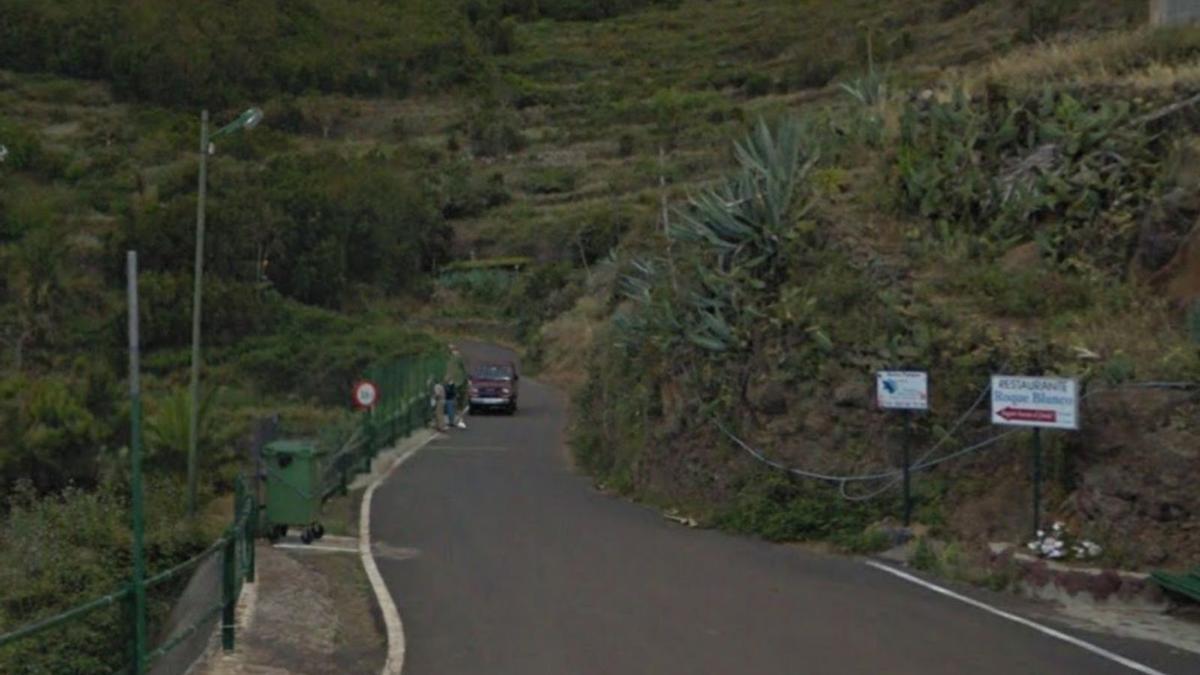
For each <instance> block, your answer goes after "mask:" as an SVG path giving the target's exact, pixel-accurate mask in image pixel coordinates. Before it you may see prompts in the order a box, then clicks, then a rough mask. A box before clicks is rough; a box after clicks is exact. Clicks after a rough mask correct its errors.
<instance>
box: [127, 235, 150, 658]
mask: <svg viewBox="0 0 1200 675" xmlns="http://www.w3.org/2000/svg"><path fill="white" fill-rule="evenodd" d="M125 256H126V257H125V265H126V272H127V275H128V278H129V282H128V284H129V291H128V295H129V405H130V413H129V421H130V433H129V456H130V459H131V464H132V466H131V468H130V472H129V476H130V483H131V485H130V487H129V491H130V501H131V504H130V508H131V510H132V511H133V551H132V556H131V557H132V558H133V579H132V581H131V584H130V585H131V586H132V587H133V673H134V675H142V673H144V672H146V651H147V649H146V647H147V642H146V638H147V633H146V583H145V580H146V552H145V542H144V538H145V529H146V521H145V513H144V504H143V501H142V383H141V345H140V328H139V326H138V319H139V317H138V263H137V253H136V252H134V251H129V252H128V253H126V254H125Z"/></svg>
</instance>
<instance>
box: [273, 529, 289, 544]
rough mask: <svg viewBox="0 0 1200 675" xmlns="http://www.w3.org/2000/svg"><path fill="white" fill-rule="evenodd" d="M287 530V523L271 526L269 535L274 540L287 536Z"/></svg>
mask: <svg viewBox="0 0 1200 675" xmlns="http://www.w3.org/2000/svg"><path fill="white" fill-rule="evenodd" d="M287 531H288V528H287V525H273V526H271V535H270V536H271V540H272V541H274V540H278V539H283V538H284V537H286V536H287Z"/></svg>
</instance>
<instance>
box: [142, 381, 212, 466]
mask: <svg viewBox="0 0 1200 675" xmlns="http://www.w3.org/2000/svg"><path fill="white" fill-rule="evenodd" d="M217 392H218V390H217V389H216V388H213V389H210V390H209V391H208V393H207V394H205V395H204V396H203V398H202V399H201V400H200V407H199V411H198V415H197V422H198V427H197V428H198V435H199V437H200V445H203V443H204V438H205V436H207V435H208V430H209V427H210V426H211V425H210V424H209V421H210V413H211V412H212V408H213V405H214V402H215V401H216V398H217ZM190 415H191V397H190V396H189V395H188V391H187V389H185V388H182V387H180V388H178V389H175V390H174V391H172V392H170V393H169V394H168V395H166V396H165V397H163V398H162V399H161V400H159V401H156V402H154V403H153V404H152V405H151V407H150V415H149V416H148V418H147V419H146V446H147V450H148V451H149V453H148V454H149V458H150V460H151V461H153V462H155V463H156V464H159V465H160V466H163V467H164V468H168V469H180V470H182V469H183V468H184V466H185V465H186V462H187V447H188V422H189V419H190Z"/></svg>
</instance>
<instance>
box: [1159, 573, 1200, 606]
mask: <svg viewBox="0 0 1200 675" xmlns="http://www.w3.org/2000/svg"><path fill="white" fill-rule="evenodd" d="M1150 576H1151V577H1152V578H1153V579H1154V581H1156V582H1158V585H1159V586H1162V587H1163V588H1165V589H1167V590H1168V591H1171V592H1172V593H1178V594H1180V595H1183V596H1186V597H1188V598H1191V599H1192V600H1195V601H1197V602H1200V567H1197V568H1196V569H1194V570H1192V571H1191V572H1188V573H1187V574H1171V573H1170V572H1155V573H1154V574H1152V575H1150Z"/></svg>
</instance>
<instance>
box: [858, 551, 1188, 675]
mask: <svg viewBox="0 0 1200 675" xmlns="http://www.w3.org/2000/svg"><path fill="white" fill-rule="evenodd" d="M867 564H868V565H870V566H871V567H874V568H875V569H877V570H880V571H883V572H887V573H888V574H891V575H892V576H896V577H900V578H901V579H904V580H905V581H908V582H911V583H914V584H917V585H918V586H922V587H924V588H927V589H929V590H931V591H933V592H934V593H938V594H940V595H944V596H946V597H948V598H953V599H955V600H958V601H959V602H965V603H966V604H968V605H971V606H972V607H975V608H976V609H982V610H983V611H985V612H987V613H988V614H993V615H995V616H998V617H1000V618H1003V619H1008V620H1009V621H1012V622H1015V623H1019V624H1021V625H1022V626H1026V627H1028V628H1032V629H1034V630H1036V631H1037V632H1039V633H1041V634H1043V635H1048V636H1050V637H1052V638H1055V639H1057V640H1062V641H1063V642H1066V643H1068V644H1072V645H1075V646H1076V647H1079V648H1080V649H1085V650H1087V651H1089V652H1091V653H1093V654H1095V655H1096V656H1099V657H1101V658H1105V659H1108V660H1109V661H1113V662H1115V663H1119V664H1121V665H1122V666H1125V667H1126V668H1129V669H1131V670H1136V671H1137V672H1139V673H1145V674H1146V675H1166V673H1163V672H1162V671H1158V670H1155V669H1153V668H1151V667H1150V666H1147V665H1143V664H1141V663H1138V662H1137V661H1133V660H1131V659H1127V658H1125V657H1124V656H1121V655H1120V654H1114V653H1113V652H1110V651H1108V650H1107V649H1104V648H1103V647H1097V646H1096V645H1094V644H1092V643H1090V642H1086V641H1084V640H1080V639H1079V638H1077V637H1074V636H1071V635H1067V634H1066V633H1064V632H1062V631H1059V630H1055V629H1053V628H1050V627H1049V626H1043V625H1042V624H1040V623H1037V622H1034V621H1030V620H1029V619H1026V618H1024V617H1021V616H1017V615H1016V614H1012V613H1011V612H1006V611H1004V610H1002V609H996V608H995V607H992V606H991V605H988V604H986V603H983V602H980V601H978V600H974V599H972V598H968V597H967V596H965V595H961V594H959V593H955V592H954V591H952V590H950V589H947V588H942V587H941V586H938V585H937V584H932V583H930V582H928V581H925V580H924V579H921V578H920V577H917V576H914V575H912V574H909V573H907V572H903V571H901V570H898V569H896V568H894V567H891V566H889V565H884V564H881V563H877V562H875V561H874V560H868V561H867Z"/></svg>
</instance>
